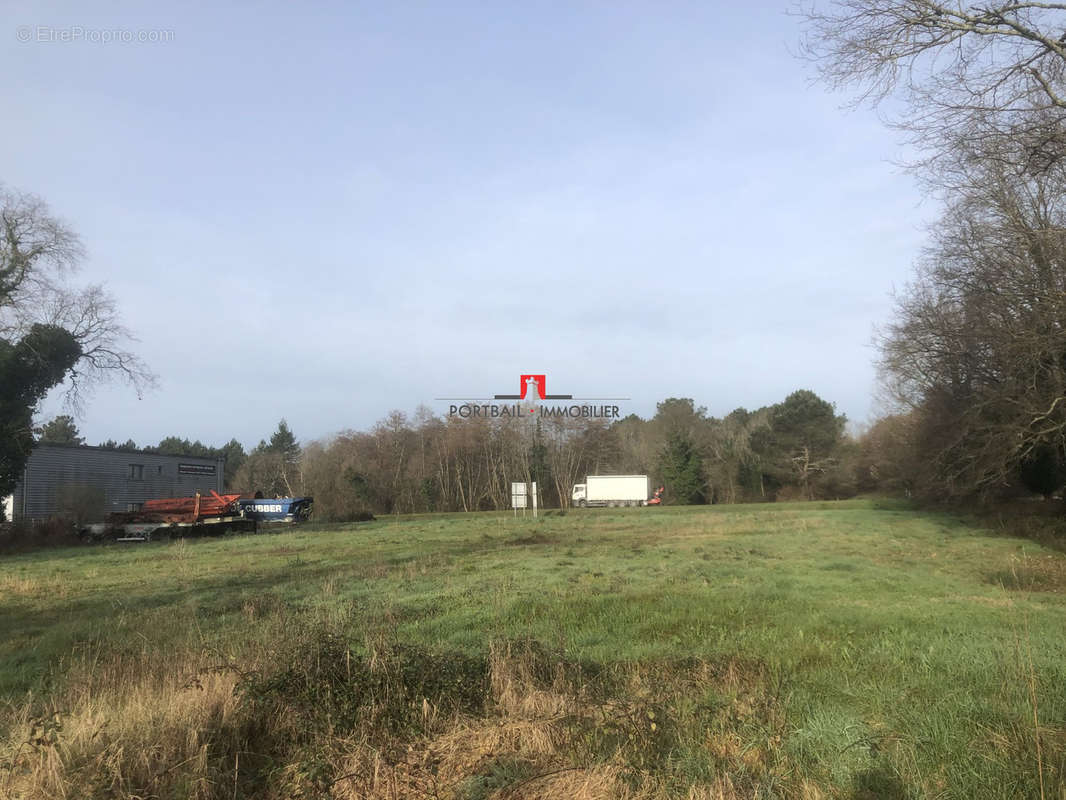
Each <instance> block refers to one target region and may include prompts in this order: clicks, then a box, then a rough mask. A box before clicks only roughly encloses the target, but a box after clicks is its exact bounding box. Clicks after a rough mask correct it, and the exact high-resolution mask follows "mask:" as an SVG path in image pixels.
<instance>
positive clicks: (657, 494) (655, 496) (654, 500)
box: [648, 486, 666, 506]
mask: <svg viewBox="0 0 1066 800" xmlns="http://www.w3.org/2000/svg"><path fill="white" fill-rule="evenodd" d="M665 491H666V487H665V486H660V487H659V488H658V489H656V490H655V491H654V492H652V495H651V500H649V501H648V505H649V506H661V505H662V504H663V492H665Z"/></svg>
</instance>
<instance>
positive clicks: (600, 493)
mask: <svg viewBox="0 0 1066 800" xmlns="http://www.w3.org/2000/svg"><path fill="white" fill-rule="evenodd" d="M649 486H650V484H649V482H648V476H647V475H589V476H588V477H587V478H585V482H584V483H576V484H574V490H573V492H572V493H571V495H570V499H571V503H572V505H575V506H578V507H579V508H584V507H585V506H643V505H647V504H648V489H649Z"/></svg>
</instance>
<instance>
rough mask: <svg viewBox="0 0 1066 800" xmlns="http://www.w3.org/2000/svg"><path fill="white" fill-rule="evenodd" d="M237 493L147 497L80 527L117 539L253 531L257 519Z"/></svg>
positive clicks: (99, 535)
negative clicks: (141, 502) (245, 510)
mask: <svg viewBox="0 0 1066 800" xmlns="http://www.w3.org/2000/svg"><path fill="white" fill-rule="evenodd" d="M238 499H240V495H238V494H227V495H220V494H218V493H216V492H211V493H210V495H207V496H204V495H200V494H199V493H197V494H196V495H195V496H193V497H176V498H168V499H165V500H147V501H145V503H144V505H143V506H142V507H141V508H140V510H138V511H117V512H114V513H112V514H109V515H108V518H107V521H106V522H102V523H97V524H95V525H89V526H88V527H87V528H85V529H84V530H83V533H85V534H88V535H89V536H90V537H91V538H100V539H103V538H111V539H114V540H115V541H118V542H147V541H151V540H152V539H153V538H159V537H160V536H167V537H171V536H183V537H191V536H212V535H218V534H223V533H236V532H240V531H249V532H253V533H254V532H255V530H256V521H255V520H254V519H248V518H246V517H245V516H244V515H243V514H242V513H241V509H240V506H239V505H238V503H237V501H238Z"/></svg>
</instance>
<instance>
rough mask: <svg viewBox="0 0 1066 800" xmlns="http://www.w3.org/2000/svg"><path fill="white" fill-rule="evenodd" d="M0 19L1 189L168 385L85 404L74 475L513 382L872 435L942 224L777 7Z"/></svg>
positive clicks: (46, 408) (88, 11) (193, 12)
mask: <svg viewBox="0 0 1066 800" xmlns="http://www.w3.org/2000/svg"><path fill="white" fill-rule="evenodd" d="M5 7H6V8H5V13H4V14H3V18H4V20H5V21H4V23H2V25H3V27H6V29H7V30H3V29H2V28H0V70H2V74H3V75H4V76H5V79H4V80H3V81H2V82H0V103H2V107H3V108H4V109H5V117H6V119H7V123H6V124H4V125H2V126H0V148H2V150H0V152H2V153H3V154H4V162H3V169H2V170H0V181H3V182H4V183H5V184H7V186H8V187H10V188H14V189H17V190H21V191H26V192H32V193H34V194H37V195H39V196H41V197H42V198H43V199H44V200H45V201H46V202H47V203H48V204H49V206H50V207H51V209H52V211H53V212H54V213H55V214H56V215H58V216H59V217H61V218H62V219H64V220H65V221H66V222H67V223H68V224H69V225H70V227H71V228H73V229H74V230H76V231H77V232H78V233H79V235H80V236H81V238H82V240H83V241H84V243H85V246H86V249H87V251H88V256H87V258H86V259H85V260H84V262H83V264H82V267H81V269H80V271H79V273H78V274H77V277H76V280H77V281H79V282H81V283H103V284H105V285H106V287H107V288H108V290H109V291H110V292H111V293H112V295H114V297H115V298H116V300H117V302H118V304H119V307H120V309H121V312H122V315H123V318H124V321H125V323H126V325H127V326H128V327H129V328H130V329H132V330H133V331H134V333H135V334H136V336H137V338H138V340H139V341H138V342H137V343H136V345H135V350H136V352H137V353H138V354H139V355H141V357H142V358H143V359H144V360H145V361H146V362H147V363H148V365H149V366H150V367H151V368H152V369H153V370H154V371H155V372H156V373H157V374H158V376H159V387H158V388H157V389H155V390H153V391H151V392H149V393H147V394H146V395H145V396H144V397H143V398H141V399H138V397H137V396H136V394H135V393H134V392H133V391H132V390H130V389H129V388H127V387H125V386H123V385H121V384H116V385H109V386H104V387H102V388H100V389H99V390H97V391H96V393H95V394H94V395H93V396H92V398H91V399H90V401H89V402H88V403H87V404H86V406H85V409H84V411H83V413H82V414H81V416H80V417H79V418H78V425H79V427H80V429H81V431H82V433H83V435H84V436H85V437H86V439H87V440H88V442H89V443H90V444H96V443H99V442H101V441H103V440H106V439H115V440H118V441H125V440H126V439H130V438H132V439H134V440H135V441H136V442H138V443H139V444H152V443H155V442H158V441H159V440H160V439H162V438H163V437H165V436H170V435H176V436H182V437H187V438H189V439H200V440H201V441H203V442H205V443H207V444H222V443H223V442H225V441H227V440H229V439H230V438H233V437H236V438H237V439H238V440H240V441H241V442H243V443H244V444H245V445H246V446H253V445H254V444H255V443H257V442H258V441H259V440H260V439H263V438H267V437H269V434H270V432H271V431H272V430H273V429H274V428H275V427H276V425H277V422H278V420H279V419H280V418H282V417H284V418H286V419H287V420H288V422H289V424H290V427H291V428H292V429H293V431H294V432H295V433H296V435H297V437H298V438H299V439H300V440H301V441H305V442H306V441H311V440H314V439H319V438H322V437H326V436H329V435H330V434H333V433H336V432H338V431H341V430H344V429H356V430H361V429H367V428H369V427H371V426H372V425H373V424H374V423H375V422H376V421H377V420H379V419H381V418H382V417H384V416H385V415H386V414H387V413H388V412H390V411H391V410H393V409H399V410H402V411H405V412H409V413H410V412H413V411H414V410H415V409H416V408H417V407H418V406H419V405H420V404H426V405H428V406H429V407H430V408H432V409H434V410H436V411H438V412H440V413H444V412H446V411H447V405H448V404H447V403H445V402H434V398H437V397H456V396H470V397H490V396H491V395H493V394H495V393H511V392H517V391H518V376H519V375H520V374H522V373H543V374H546V375H547V388H548V391H549V392H553V393H567V394H573V395H575V396H577V397H582V396H591V397H604V396H609V397H627V398H630V399H629V400H628V401H626V402H625V403H623V406H624V408H623V409H622V413H623V414H624V413H629V412H632V413H637V414H640V415H641V416H645V417H647V416H650V415H652V414H654V412H655V404H656V402H657V401H659V400H662V399H664V398H666V397H691V398H693V399H694V400H695V401H696V403H697V405H702V406H705V407H706V408H707V410H708V413H710V414H713V415H715V416H721V415H724V414H726V413H728V412H729V411H731V410H732V409H734V408H737V407H740V406H743V407H746V408H749V409H753V408H758V407H761V406H764V405H768V404H771V403H775V402H779V401H780V400H782V399H784V397H785V396H786V395H787V394H789V393H790V392H792V391H794V390H796V389H801V388H802V389H811V390H813V391H815V392H817V393H818V394H819V395H820V396H822V397H823V398H825V399H826V400H829V401H830V402H833V403H834V404H835V405H836V407H837V409H838V410H839V411H840V412H842V413H845V414H846V415H847V416H848V417H849V419H851V420H853V421H858V422H862V421H865V420H868V419H869V418H870V416H871V413H873V412H874V410H875V406H874V404H873V399H872V398H873V393H874V389H875V372H874V368H873V359H874V357H875V355H876V353H875V351H874V349H873V348H872V346H871V341H872V335H873V332H874V327H875V325H878V324H884V323H885V322H887V321H888V320H889V319H890V316H891V311H892V299H891V292H892V291H893V289H894V288H896V289H899V288H901V287H902V286H903V285H904V284H905V283H906V281H907V280H908V278H909V276H910V273H911V270H912V267H913V263H914V261H915V259H916V257H917V256H918V255H919V253H920V249H921V247H922V244H923V240H924V227H923V226H924V225H925V224H927V222H928V221H929V219H930V217H931V209H930V208H929V206H928V203H927V202H926V203H923V199H922V196H921V194H920V193H919V191H918V188H917V186H916V185H915V182H914V180H913V178H912V177H910V176H908V175H907V174H906V173H905V172H903V171H902V170H901V169H900V168H899V167H898V166H897V165H896V163H897V162H898V160H899V159H900V158H901V157H904V156H905V155H906V153H905V151H904V150H903V148H902V146H901V145H900V142H899V141H898V135H897V134H895V133H894V132H892V131H890V130H888V129H887V128H886V127H885V126H884V125H883V124H882V121H881V120H880V119H879V117H878V114H877V113H876V112H875V111H874V110H871V109H860V110H847V109H844V108H842V106H843V104H845V103H846V102H847V101H848V100H849V97H848V96H847V95H841V94H832V93H829V92H828V91H827V90H826V89H825V88H824V87H822V86H820V85H818V84H816V83H814V82H813V78H814V74H813V70H812V68H811V67H810V66H809V65H808V64H806V63H804V62H803V61H801V60H799V59H797V58H796V56H795V51H796V50H797V43H798V40H799V36H800V32H801V31H800V24H799V21H798V20H797V19H796V18H795V17H794V16H790V15H789V14H788V13H787V11H788V10H789V8H790V7H791V6H790V4H789V0H785V1H784V2H773V1H767V2H751V3H747V4H728V5H723V4H717V3H707V2H691V3H681V2H663V1H662V0H660V1H659V2H654V3H653V2H646V3H630V2H617V0H613V1H612V2H609V3H608V2H566V3H562V2H560V3H545V2H523V3H488V2H484V3H474V2H466V3H449V2H425V3H409V2H402V0H401V1H400V2H389V3H373V4H371V3H353V2H346V3H336V4H330V3H306V4H292V3H288V4H280V3H279V4H270V3H256V4H251V3H249V4H239V3H226V4H206V3H205V4H197V3H181V4H176V3H175V4H146V3H143V2H136V3H133V2H129V3H124V2H107V3H103V2H86V1H85V0H83V1H82V2H78V3H69V4H63V3H47V2H43V3H42V2H33V3H29V2H27V3H21V4H20V3H17V2H16V3H13V4H12V3H10V2H9V3H6V4H5ZM24 39H27V40H28V41H23V40H24ZM108 39H110V41H108ZM131 39H132V41H129V40H131ZM141 39H143V40H144V41H141ZM59 413H64V407H63V404H62V401H61V398H60V397H59V394H58V393H57V392H53V393H52V395H50V396H49V398H47V399H46V401H45V402H44V403H43V404H42V406H41V409H40V415H41V417H43V418H48V417H51V416H53V415H55V414H59Z"/></svg>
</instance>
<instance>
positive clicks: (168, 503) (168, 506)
mask: <svg viewBox="0 0 1066 800" xmlns="http://www.w3.org/2000/svg"><path fill="white" fill-rule="evenodd" d="M240 497H241V496H240V495H239V494H218V493H217V492H211V495H210V496H209V497H204V496H203V495H201V494H197V495H196V496H195V497H173V498H170V499H167V500H146V501H145V502H144V505H142V506H141V510H140V511H133V512H130V513H131V514H133V515H136V516H138V517H148V516H150V517H152V520H150V521H153V522H155V521H158V522H203V521H204V520H205V519H208V518H212V517H230V516H238V515H240V513H241V512H240V509H239V508H237V501H238V500H239V499H240Z"/></svg>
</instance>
